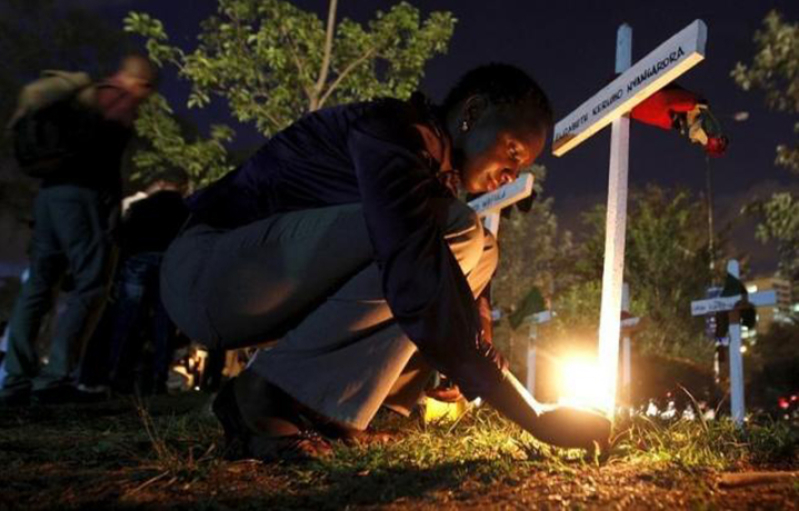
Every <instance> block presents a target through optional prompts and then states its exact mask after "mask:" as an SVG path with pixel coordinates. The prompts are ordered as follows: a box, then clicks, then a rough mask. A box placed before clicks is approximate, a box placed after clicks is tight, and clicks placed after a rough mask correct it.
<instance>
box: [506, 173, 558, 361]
mask: <svg viewBox="0 0 799 511" xmlns="http://www.w3.org/2000/svg"><path fill="white" fill-rule="evenodd" d="M531 172H532V173H533V175H534V176H535V185H534V190H535V193H536V194H537V198H536V199H535V201H534V202H533V205H532V208H531V209H530V211H529V212H526V213H522V212H519V211H513V213H512V215H511V217H510V218H506V219H504V220H502V222H501V223H500V228H499V234H500V238H499V246H500V261H499V267H498V268H497V272H496V275H495V276H494V278H493V279H492V281H491V294H492V301H493V305H494V306H495V307H498V308H499V309H501V310H502V311H503V317H504V318H505V319H503V320H502V321H501V322H500V324H499V325H498V326H497V328H496V329H495V331H494V342H495V344H496V345H497V346H498V347H499V348H500V350H501V351H502V352H503V353H505V354H506V356H507V357H508V358H509V359H510V363H511V368H512V370H514V372H516V374H522V373H523V371H524V369H523V367H524V366H525V361H526V345H527V342H526V341H527V332H528V328H527V325H526V324H525V323H523V324H522V325H521V326H519V325H513V323H515V322H514V321H511V320H510V318H511V315H513V314H514V313H519V312H522V311H520V308H524V307H525V306H528V305H531V304H530V303H528V302H531V301H532V302H537V303H536V304H535V305H540V304H541V302H542V301H545V300H548V299H549V298H550V297H551V296H552V293H553V290H554V289H555V288H556V287H558V285H559V284H560V283H561V280H560V279H561V278H562V275H561V274H559V268H560V267H561V266H562V264H561V257H562V254H564V253H568V252H569V247H570V237H569V235H566V236H563V237H559V236H558V222H557V217H556V216H555V213H554V212H553V211H552V207H553V199H552V198H541V196H542V195H543V188H544V182H545V180H546V169H545V168H544V167H542V166H540V165H535V166H533V167H532V169H531ZM535 290H537V291H539V292H540V295H538V294H537V293H536V292H535ZM531 298H533V299H532V300H531ZM541 298H543V299H544V300H541ZM535 305H534V306H533V308H535V309H538V308H539V307H537V306H535ZM529 313H530V312H526V311H524V312H522V314H525V315H526V314H529ZM516 319H518V318H516ZM514 326H516V328H515V330H514Z"/></svg>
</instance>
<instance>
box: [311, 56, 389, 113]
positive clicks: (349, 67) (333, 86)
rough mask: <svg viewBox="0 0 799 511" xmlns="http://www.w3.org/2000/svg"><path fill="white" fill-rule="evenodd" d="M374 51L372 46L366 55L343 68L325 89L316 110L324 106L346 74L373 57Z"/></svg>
mask: <svg viewBox="0 0 799 511" xmlns="http://www.w3.org/2000/svg"><path fill="white" fill-rule="evenodd" d="M375 51H377V47H376V46H373V47H371V48H369V50H367V52H366V53H364V54H363V55H361V56H360V57H358V58H357V59H355V60H353V61H352V62H350V63H349V64H347V67H345V68H344V70H343V71H341V73H339V75H338V76H337V77H336V79H335V80H334V81H333V83H331V84H330V87H328V88H327V90H326V91H325V93H324V95H322V98H321V99H320V100H319V104H318V105H317V107H316V108H317V109H318V108H322V107H323V106H324V104H325V101H327V99H328V98H329V97H330V95H331V94H333V91H334V90H336V87H338V86H339V84H340V83H341V81H342V80H343V79H344V78H345V77H346V76H347V75H348V74H350V73H351V72H352V71H353V70H354V69H355V68H356V67H358V66H360V65H361V64H362V63H363V62H364V61H366V60H368V59H369V58H370V57H371V56H372V55H374V53H375Z"/></svg>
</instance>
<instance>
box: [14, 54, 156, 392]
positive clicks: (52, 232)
mask: <svg viewBox="0 0 799 511" xmlns="http://www.w3.org/2000/svg"><path fill="white" fill-rule="evenodd" d="M75 77H77V78H75ZM73 78H75V79H77V80H78V81H80V82H83V80H85V81H86V83H81V84H80V90H79V92H78V93H77V94H76V97H75V100H74V107H75V109H77V110H78V111H80V119H82V121H81V122H83V120H84V119H85V120H87V122H89V121H88V120H90V121H91V124H92V126H93V127H92V129H91V130H90V131H87V132H86V136H85V138H84V139H82V140H81V141H80V142H79V146H77V147H74V148H73V149H74V152H73V154H72V155H71V156H70V157H69V158H67V159H65V160H64V161H62V162H61V163H60V168H59V169H58V171H57V172H54V173H52V174H51V175H50V176H49V177H47V178H46V179H43V181H42V183H41V187H40V190H39V193H38V195H37V197H36V201H35V205H34V212H33V216H34V226H33V237H32V240H31V250H30V278H29V279H28V280H27V281H26V282H25V284H24V285H23V286H22V290H21V291H20V295H19V297H18V299H17V301H16V304H15V306H14V310H13V312H12V315H11V319H10V323H9V341H8V353H7V355H6V359H5V367H6V371H7V373H8V375H7V376H6V379H5V381H4V384H3V391H2V394H1V395H0V398H1V399H2V402H3V403H6V404H14V403H19V404H22V403H26V402H28V401H29V399H30V396H31V391H33V394H34V396H35V397H36V398H37V399H38V400H40V401H43V402H51V401H54V402H59V401H63V400H64V398H65V397H66V396H68V395H71V394H73V391H74V388H75V387H74V385H73V384H74V382H73V372H74V370H75V366H76V364H77V359H78V355H79V354H80V351H81V347H82V345H83V342H84V341H85V339H86V338H88V336H89V335H90V334H91V331H92V330H93V328H94V324H95V323H96V318H97V316H98V310H99V308H100V307H101V306H102V301H103V297H104V295H105V290H106V286H107V283H108V279H109V277H110V266H111V264H110V263H111V237H110V234H111V232H110V231H111V229H112V227H113V225H114V218H115V216H116V215H117V213H118V209H119V201H120V199H121V197H120V195H121V178H120V165H121V159H122V154H123V152H124V150H125V147H126V146H127V143H128V140H129V139H130V136H131V134H132V124H133V121H134V119H135V117H136V114H137V110H138V106H139V104H140V103H141V101H143V100H144V99H145V98H146V97H147V96H148V95H149V94H150V93H151V92H152V90H153V82H154V80H155V68H154V67H153V66H152V64H151V63H150V62H149V61H148V60H147V59H145V58H143V57H139V56H128V57H126V58H125V59H123V61H122V63H121V65H120V69H119V70H118V71H117V73H116V74H114V75H113V76H111V77H110V78H108V79H106V80H103V81H101V82H99V83H95V84H91V83H90V82H89V80H88V77H87V76H86V75H85V74H83V73H55V74H54V75H51V76H49V77H47V78H43V79H41V80H39V81H37V82H34V83H33V84H31V85H30V86H28V87H26V89H25V90H24V91H23V94H22V96H21V101H20V108H19V109H18V112H17V113H16V114H15V119H12V123H13V122H14V121H15V120H16V119H19V118H22V117H23V116H24V115H25V114H26V112H25V110H26V109H28V108H35V105H36V103H37V101H39V102H42V103H47V102H48V99H47V98H48V97H52V96H58V94H59V92H58V91H59V89H63V88H64V87H70V85H68V82H70V80H72V79H73ZM67 272H68V273H69V275H70V276H71V278H72V280H73V283H74V289H73V291H72V292H71V294H70V295H69V298H68V303H67V309H66V311H65V312H64V314H63V315H62V316H61V317H60V318H59V320H58V323H57V325H56V331H55V333H54V336H53V339H52V341H51V344H50V352H49V357H48V363H47V365H45V366H44V367H43V368H41V369H40V367H39V356H38V354H37V353H36V350H35V348H34V341H35V338H36V335H37V333H38V331H39V325H40V323H41V320H42V317H43V316H44V315H45V314H46V313H47V311H48V310H49V309H50V308H51V306H52V303H53V295H54V293H55V290H56V289H57V287H58V284H59V282H60V281H61V279H62V277H63V276H64V274H65V273H67Z"/></svg>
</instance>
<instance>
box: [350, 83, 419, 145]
mask: <svg viewBox="0 0 799 511" xmlns="http://www.w3.org/2000/svg"><path fill="white" fill-rule="evenodd" d="M426 106H427V105H426V104H422V103H419V101H418V100H417V99H416V96H414V97H413V98H412V99H410V100H400V99H395V98H379V99H376V100H373V101H370V102H368V103H364V104H362V105H361V106H360V112H359V115H358V116H357V118H356V119H355V121H354V122H353V128H354V129H356V130H358V131H360V132H362V133H364V134H366V135H369V136H371V137H375V138H378V139H381V140H385V141H389V142H394V143H397V144H401V145H403V146H406V147H407V146H411V147H416V146H419V145H420V144H421V143H422V140H421V138H420V136H419V131H418V129H417V128H416V127H415V126H418V125H420V124H428V123H429V122H430V121H431V116H430V113H429V112H428V111H427V110H426ZM409 148H410V147H409Z"/></svg>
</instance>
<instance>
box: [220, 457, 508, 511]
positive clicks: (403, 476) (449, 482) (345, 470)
mask: <svg viewBox="0 0 799 511" xmlns="http://www.w3.org/2000/svg"><path fill="white" fill-rule="evenodd" d="M501 472H502V471H501V470H498V467H497V466H496V464H495V463H494V462H493V461H489V460H476V461H466V462H458V463H440V464H437V465H435V466H433V467H428V468H420V467H413V466H401V467H388V468H379V469H374V470H368V471H367V470H358V469H357V468H353V467H325V468H324V469H322V468H321V467H319V469H318V470H315V471H314V473H315V474H316V475H317V476H321V477H320V478H319V480H318V481H317V482H316V483H315V484H307V485H306V484H303V485H302V489H294V491H291V492H287V491H286V488H274V489H270V491H268V492H264V493H260V494H258V495H250V496H245V495H242V496H241V497H240V498H234V499H228V498H222V499H220V502H219V504H222V505H224V506H232V507H236V508H245V509H248V508H251V509H255V508H258V509H274V508H297V509H342V508H344V507H347V506H374V505H380V504H389V503H397V504H401V503H403V502H407V503H410V502H418V501H422V502H424V501H428V503H433V502H439V503H440V502H442V500H443V501H449V500H451V499H454V500H457V499H459V498H463V499H466V498H473V497H474V494H473V493H471V492H470V491H469V488H468V486H470V485H469V484H466V483H468V482H472V481H478V482H481V483H483V484H485V483H489V482H491V481H493V480H495V479H497V478H498V474H499V473H501ZM298 475H299V476H300V477H301V474H300V473H299V472H298ZM483 484H481V485H480V486H483ZM295 488H296V487H295ZM442 492H444V493H446V495H442Z"/></svg>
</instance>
